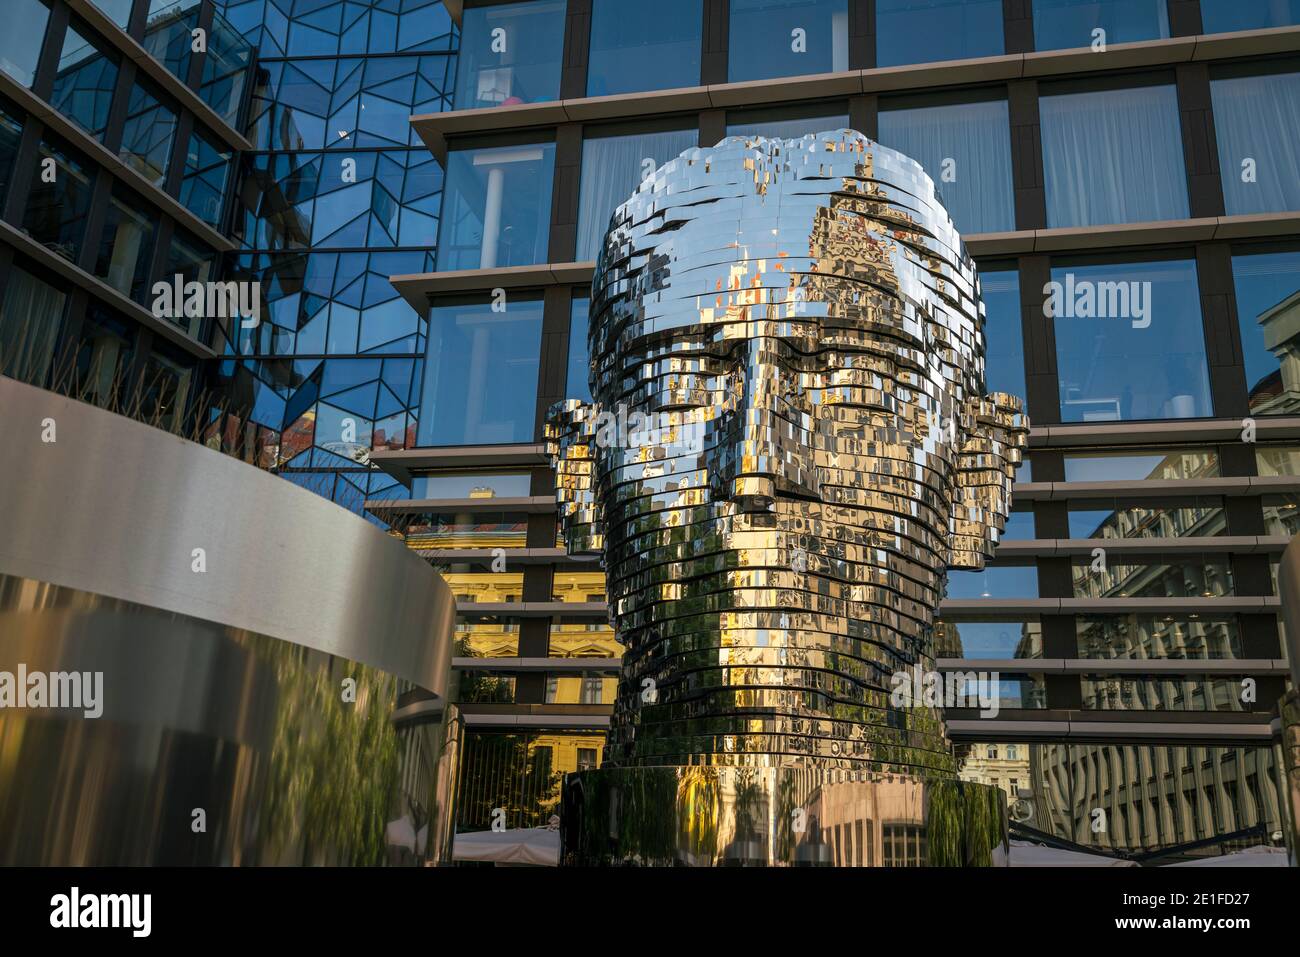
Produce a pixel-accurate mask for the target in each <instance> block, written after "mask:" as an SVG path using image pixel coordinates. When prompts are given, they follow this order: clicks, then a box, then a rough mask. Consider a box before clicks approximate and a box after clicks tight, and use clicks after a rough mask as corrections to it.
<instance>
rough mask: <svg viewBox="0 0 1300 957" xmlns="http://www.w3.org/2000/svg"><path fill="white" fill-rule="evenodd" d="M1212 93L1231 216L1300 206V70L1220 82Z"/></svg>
mask: <svg viewBox="0 0 1300 957" xmlns="http://www.w3.org/2000/svg"><path fill="white" fill-rule="evenodd" d="M1210 92H1211V95H1212V98H1213V102H1214V129H1215V137H1216V139H1217V140H1218V143H1219V169H1220V170H1221V171H1222V175H1223V200H1224V203H1225V204H1226V209H1227V211H1228V213H1229V215H1232V214H1238V213H1274V212H1282V211H1284V210H1291V209H1300V173H1298V172H1297V170H1300V73H1281V74H1272V75H1268V76H1243V77H1236V78H1234V79H1226V80H1215V81H1214V82H1213V83H1211V84H1210ZM1243 177H1244V178H1243Z"/></svg>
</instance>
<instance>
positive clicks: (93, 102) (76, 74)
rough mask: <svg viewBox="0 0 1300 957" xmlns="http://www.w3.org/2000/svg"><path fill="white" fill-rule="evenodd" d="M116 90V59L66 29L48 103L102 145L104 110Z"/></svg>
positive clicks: (104, 126)
mask: <svg viewBox="0 0 1300 957" xmlns="http://www.w3.org/2000/svg"><path fill="white" fill-rule="evenodd" d="M83 29H84V28H83ZM87 32H88V31H87ZM116 86H117V60H116V58H115V57H112V56H109V55H108V54H107V53H105V52H103V51H102V50H101V49H99V47H98V46H97V45H96V44H95V43H92V42H91V41H90V40H88V39H87V38H86V37H85V36H83V35H82V34H81V33H79V32H78V31H77V30H76V29H75V28H74V27H72V26H69V27H68V30H67V32H66V33H65V34H64V36H63V50H62V52H60V54H59V68H58V72H57V73H56V74H55V76H54V91H53V93H52V94H51V95H50V103H51V104H52V105H53V106H54V108H55V109H57V110H58V111H59V112H60V113H62V114H63V115H64V116H66V117H67V118H68V119H70V120H72V121H73V122H74V123H76V124H77V125H78V126H80V127H81V128H82V129H84V130H85V131H86V132H87V133H89V134H90V135H91V136H93V137H94V138H95V139H97V140H100V141H102V140H103V139H104V133H105V131H106V130H107V128H108V110H109V106H110V105H111V104H112V102H113V90H114V88H115V87H116Z"/></svg>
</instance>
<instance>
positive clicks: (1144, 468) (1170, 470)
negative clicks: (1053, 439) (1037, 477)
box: [1064, 449, 1222, 482]
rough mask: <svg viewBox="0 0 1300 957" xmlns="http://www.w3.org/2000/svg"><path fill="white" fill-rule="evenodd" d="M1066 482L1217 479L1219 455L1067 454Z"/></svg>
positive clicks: (1186, 452)
mask: <svg viewBox="0 0 1300 957" xmlns="http://www.w3.org/2000/svg"><path fill="white" fill-rule="evenodd" d="M1064 459H1065V480H1066V481H1067V482H1117V481H1122V480H1131V481H1142V480H1144V479H1154V480H1157V481H1162V482H1163V481H1170V480H1180V479H1191V478H1215V477H1217V476H1219V475H1221V474H1222V473H1221V472H1220V470H1219V456H1218V454H1217V453H1216V452H1214V451H1212V450H1210V449H1204V450H1194V451H1193V450H1180V451H1178V452H1154V451H1153V452H1149V453H1145V454H1144V453H1141V452H1098V453H1083V452H1078V453H1076V452H1066V453H1065V456H1064Z"/></svg>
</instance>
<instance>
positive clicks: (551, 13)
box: [456, 0, 565, 110]
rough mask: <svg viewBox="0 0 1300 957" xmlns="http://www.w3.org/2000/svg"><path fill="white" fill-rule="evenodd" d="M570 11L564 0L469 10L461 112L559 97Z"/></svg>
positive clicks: (459, 76)
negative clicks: (561, 56)
mask: <svg viewBox="0 0 1300 957" xmlns="http://www.w3.org/2000/svg"><path fill="white" fill-rule="evenodd" d="M564 7H565V5H564V3H563V2H562V0H545V2H541V3H534V2H526V3H508V4H504V5H500V6H491V7H471V8H470V9H468V10H466V11H465V15H464V20H463V21H462V23H461V38H460V59H459V64H458V66H457V68H456V109H458V110H469V109H483V108H488V107H493V106H513V105H515V104H518V103H541V102H544V101H546V100H556V99H559V96H560V55H561V52H562V50H563V47H564Z"/></svg>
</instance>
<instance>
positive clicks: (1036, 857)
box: [1010, 841, 1137, 867]
mask: <svg viewBox="0 0 1300 957" xmlns="http://www.w3.org/2000/svg"><path fill="white" fill-rule="evenodd" d="M1010 866H1011V867H1137V862H1135V861H1125V860H1122V859H1120V858H1118V857H1106V856H1104V855H1101V854H1084V853H1082V852H1080V851H1066V850H1062V849H1061V848H1059V847H1046V846H1044V845H1042V844H1031V843H1029V842H1028V841H1012V842H1011V864H1010Z"/></svg>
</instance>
